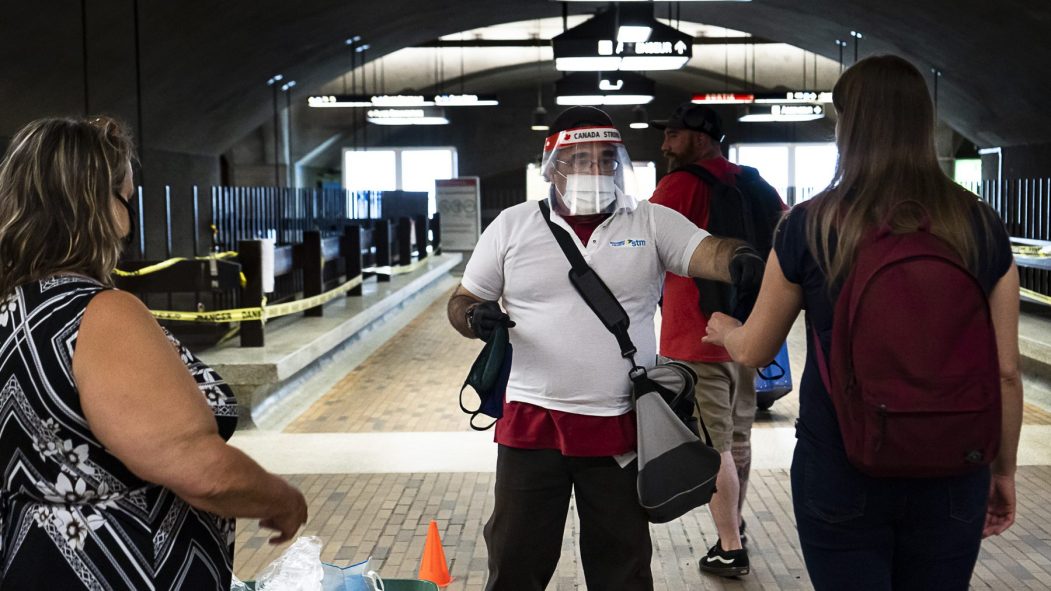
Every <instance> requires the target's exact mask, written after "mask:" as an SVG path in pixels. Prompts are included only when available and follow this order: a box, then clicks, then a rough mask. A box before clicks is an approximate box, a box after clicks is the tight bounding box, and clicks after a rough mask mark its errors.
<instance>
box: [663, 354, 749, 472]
mask: <svg viewBox="0 0 1051 591" xmlns="http://www.w3.org/2000/svg"><path fill="white" fill-rule="evenodd" d="M660 360H661V361H670V360H669V359H668V358H667V357H661V358H660ZM679 363H684V364H686V365H687V366H689V367H690V369H692V370H693V371H694V372H696V373H697V385H696V387H695V388H694V394H695V395H696V397H697V406H698V407H700V412H701V420H703V421H704V426H705V427H707V429H708V433H709V434H711V436H712V446H713V447H714V448H715V449H716V450H718V451H719V452H720V453H722V452H727V451H730V448H731V446H732V445H733V442H734V440H737V441H747V440H748V439H749V438H750V434H751V431H752V423H753V422H754V421H755V369H753V368H751V367H745V366H743V365H741V364H739V363H733V362H731V361H724V362H716V363H702V362H694V361H679Z"/></svg>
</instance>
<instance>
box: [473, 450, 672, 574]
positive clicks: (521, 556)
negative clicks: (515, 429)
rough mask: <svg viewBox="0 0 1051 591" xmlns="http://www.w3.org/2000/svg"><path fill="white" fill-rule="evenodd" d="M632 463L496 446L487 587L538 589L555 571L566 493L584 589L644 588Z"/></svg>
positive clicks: (644, 535) (645, 552) (643, 537)
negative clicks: (573, 509)
mask: <svg viewBox="0 0 1051 591" xmlns="http://www.w3.org/2000/svg"><path fill="white" fill-rule="evenodd" d="M637 475H638V471H637V463H636V462H634V461H633V462H632V463H631V464H630V465H629V466H627V467H626V468H621V467H620V466H618V465H617V463H616V462H615V461H614V460H613V458H611V457H596V458H587V457H567V456H563V455H562V454H561V453H559V452H558V451H557V450H550V449H542V450H533V449H516V448H512V447H507V446H504V445H501V446H500V447H499V451H498V456H497V462H496V507H495V508H494V510H493V515H492V517H490V518H489V522H488V523H487V524H486V526H485V542H486V546H487V548H488V550H489V580H488V582H487V584H486V587H485V588H486V591H512V590H513V591H533V590H536V591H541V590H542V589H544V588H546V587H547V584H548V582H550V581H551V577H552V576H553V575H554V573H555V567H556V566H557V564H558V558H559V555H560V554H561V549H562V534H563V531H564V530H565V525H566V515H567V513H568V511H569V499H570V493H571V492H575V493H576V505H577V514H578V515H579V517H580V555H581V560H582V562H583V567H584V578H585V580H586V583H587V588H588V590H589V591H637V590H638V591H650V590H652V589H653V577H652V575H651V574H650V557H651V555H652V553H653V549H652V546H651V544H650V532H649V523H648V521H647V520H646V513H645V512H644V511H643V510H642V507H641V506H640V505H639V501H638V495H637V493H636V488H635V481H636V476H637Z"/></svg>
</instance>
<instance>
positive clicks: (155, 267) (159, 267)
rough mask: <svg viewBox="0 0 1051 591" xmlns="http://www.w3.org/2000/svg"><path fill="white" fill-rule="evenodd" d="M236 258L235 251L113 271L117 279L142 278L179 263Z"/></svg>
mask: <svg viewBox="0 0 1051 591" xmlns="http://www.w3.org/2000/svg"><path fill="white" fill-rule="evenodd" d="M235 256H237V253H236V252H234V251H227V252H217V253H215V254H212V255H208V256H203V257H193V258H192V259H188V258H186V257H175V258H171V259H168V260H166V261H161V262H159V263H156V264H153V265H150V266H148V267H143V268H141V269H136V270H134V271H121V270H120V269H114V270H113V274H114V275H116V276H117V277H142V276H143V275H149V274H150V273H156V272H158V271H163V270H165V269H167V268H169V267H172V266H174V265H175V264H177V263H181V262H183V261H190V260H194V261H206V260H208V259H219V260H221V259H228V258H231V257H235ZM243 284H244V281H243V280H242V285H243Z"/></svg>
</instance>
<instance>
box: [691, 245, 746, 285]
mask: <svg viewBox="0 0 1051 591" xmlns="http://www.w3.org/2000/svg"><path fill="white" fill-rule="evenodd" d="M745 245H746V244H745V242H744V241H743V240H737V239H736V238H717V237H715V236H709V237H707V238H705V239H704V240H701V243H700V244H698V245H697V250H695V251H694V252H693V256H691V257H690V269H689V271H690V276H691V277H700V278H702V279H712V280H715V281H725V282H727V283H729V282H730V260H731V259H732V258H733V255H734V251H736V250H737V248H738V247H740V246H745Z"/></svg>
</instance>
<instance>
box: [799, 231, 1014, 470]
mask: <svg viewBox="0 0 1051 591" xmlns="http://www.w3.org/2000/svg"><path fill="white" fill-rule="evenodd" d="M835 306H836V307H835V314H834V316H833V324H832V345H831V353H830V355H829V359H828V363H826V360H825V355H824V352H823V351H822V349H821V344H820V342H819V341H818V339H817V332H816V331H814V332H813V337H814V340H815V343H814V345H815V348H816V350H817V355H818V366H819V369H820V371H821V377H822V380H823V381H824V383H825V388H826V389H827V390H828V392H829V394H830V396H831V398H832V403H833V405H834V406H835V409H836V415H837V417H838V419H839V427H840V430H841V431H842V434H843V445H844V447H845V448H846V452H847V458H848V459H849V460H850V462H851V463H852V464H853V465H854V466H855V467H857V468H858V470H860V471H862V472H864V473H866V474H869V475H870V476H880V477H933V476H949V475H955V474H963V473H966V472H969V471H972V470H975V469H977V468H979V467H981V466H983V465H985V464H988V463H990V462H991V461H992V460H993V459H995V458H996V454H997V451H998V450H999V446H1000V412H1001V410H1000V371H999V361H998V358H997V351H996V335H995V333H994V331H993V323H992V317H991V315H990V312H989V301H988V298H987V297H986V295H985V291H984V290H983V289H982V287H981V285H980V284H979V283H978V280H977V279H976V278H975V277H974V275H973V274H972V273H971V272H970V271H968V269H967V268H966V267H965V266H964V265H963V264H962V263H961V262H960V258H959V257H958V256H957V255H956V253H955V252H953V251H952V250H951V249H950V248H949V246H948V244H946V243H945V242H944V241H942V240H941V239H939V238H937V237H936V236H934V235H933V234H931V233H930V231H929V224H927V223H925V224H924V226H923V227H921V228H920V230H918V231H916V232H911V233H907V234H892V233H891V232H890V231H889V229H886V228H884V229H883V230H881V231H880V232H878V233H875V234H873V235H870V236H869V237H868V238H867V239H865V240H864V241H863V243H862V244H861V245H859V247H858V251H857V257H856V261H855V263H854V267H853V269H852V270H851V272H850V274H849V275H848V276H847V279H846V281H845V282H844V284H843V288H842V291H841V292H840V294H839V296H838V299H837V300H836V304H835Z"/></svg>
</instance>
